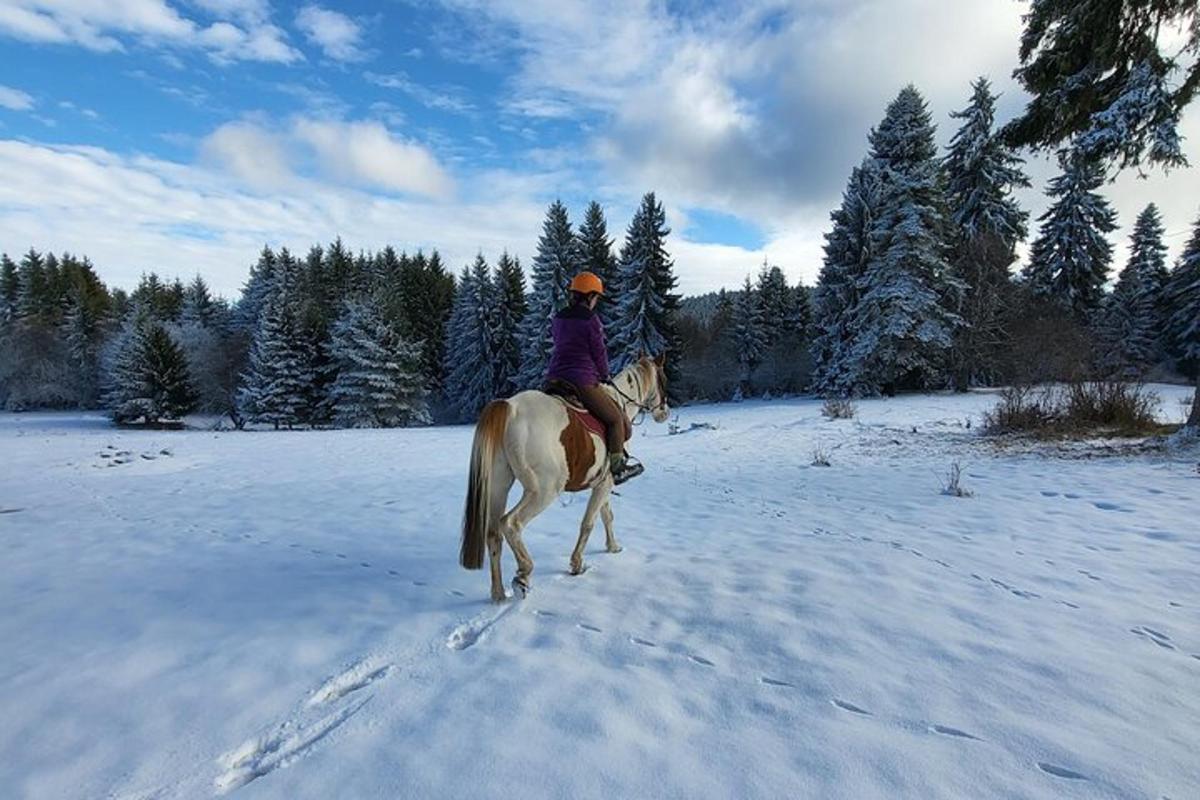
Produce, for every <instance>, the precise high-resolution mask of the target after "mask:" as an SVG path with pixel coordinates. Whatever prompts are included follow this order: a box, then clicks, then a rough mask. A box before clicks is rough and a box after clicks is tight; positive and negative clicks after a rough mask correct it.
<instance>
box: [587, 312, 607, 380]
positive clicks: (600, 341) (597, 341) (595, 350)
mask: <svg viewBox="0 0 1200 800" xmlns="http://www.w3.org/2000/svg"><path fill="white" fill-rule="evenodd" d="M589 342H590V344H591V348H592V360H593V361H595V362H596V372H597V373H599V375H600V382H601V383H607V382H608V380H609V374H608V348H606V347H605V346H604V326H603V325H601V324H600V318H599V317H592V326H591V331H590V334H589Z"/></svg>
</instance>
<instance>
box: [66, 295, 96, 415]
mask: <svg viewBox="0 0 1200 800" xmlns="http://www.w3.org/2000/svg"><path fill="white" fill-rule="evenodd" d="M60 327H61V335H62V337H63V341H64V343H65V344H66V353H67V359H68V363H69V364H70V367H71V373H72V376H73V378H74V383H75V387H76V389H75V392H76V395H77V397H78V403H79V406H80V408H92V407H93V406H94V405H95V404H96V402H97V400H98V399H99V396H98V393H99V390H100V374H99V369H100V359H99V351H98V348H97V344H98V342H99V332H98V330H97V329H98V327H99V320H97V319H95V318H94V317H93V316H92V313H91V311H90V310H89V308H88V306H87V304H86V303H85V302H84V300H83V298H82V297H78V296H77V297H75V298H73V300H72V302H71V304H70V305H69V307H68V308H67V312H66V315H65V316H64V317H63V321H62V324H61V326H60Z"/></svg>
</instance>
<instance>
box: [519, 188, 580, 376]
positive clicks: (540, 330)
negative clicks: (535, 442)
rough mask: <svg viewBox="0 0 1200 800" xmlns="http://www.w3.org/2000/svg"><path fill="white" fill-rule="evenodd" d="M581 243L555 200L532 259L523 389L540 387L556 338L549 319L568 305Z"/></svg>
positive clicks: (524, 327)
mask: <svg viewBox="0 0 1200 800" xmlns="http://www.w3.org/2000/svg"><path fill="white" fill-rule="evenodd" d="M579 265H580V253H579V242H578V240H576V238H575V235H574V234H573V233H572V231H571V222H570V220H569V219H568V218H567V208H566V206H564V205H563V204H562V202H561V201H559V200H555V201H554V202H553V203H551V204H550V208H549V209H548V210H547V211H546V220H545V222H544V223H542V235H541V238H539V239H538V248H537V255H536V256H534V258H533V277H532V283H533V286H532V289H531V293H530V296H529V311H528V313H527V314H526V315H525V320H524V324H523V325H522V330H521V368H520V371H519V372H518V374H517V384H518V385H519V386H520V387H521V388H523V389H532V388H536V387H538V386H541V384H542V381H543V380H545V377H546V367H547V366H548V365H549V363H550V354H551V352H552V351H553V349H554V341H553V339H552V338H551V335H550V322H551V320H553V319H554V315H555V314H556V313H558V310H559V309H561V308H562V307H563V306H565V305H566V304H567V286H568V285H569V284H570V282H571V278H572V277H574V276H575V275H576V274H577V273H578V272H579Z"/></svg>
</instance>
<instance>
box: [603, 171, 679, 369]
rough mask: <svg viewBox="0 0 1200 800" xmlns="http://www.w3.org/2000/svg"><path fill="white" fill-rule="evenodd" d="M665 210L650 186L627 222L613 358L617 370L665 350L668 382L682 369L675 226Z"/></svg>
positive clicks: (611, 349)
mask: <svg viewBox="0 0 1200 800" xmlns="http://www.w3.org/2000/svg"><path fill="white" fill-rule="evenodd" d="M666 221H667V215H666V211H665V210H664V209H663V205H662V203H660V202H659V201H658V200H657V199H656V198H655V196H654V192H648V193H647V194H646V195H645V196H643V197H642V203H641V205H640V206H639V207H638V210H637V212H636V213H634V215H633V220H632V221H631V222H630V223H629V229H628V231H627V232H626V234H625V243H624V244H623V245H622V247H621V257H620V260H619V261H618V263H617V281H616V283H617V298H616V301H617V308H616V311H615V312H614V313H613V316H612V320H613V330H612V331H611V332H610V333H609V339H610V341H611V342H612V344H611V345H610V347H609V358H610V359H611V360H612V362H613V371H614V372H616V371H619V370H621V369H624V368H625V367H626V366H628V365H629V364H631V363H633V362H634V361H636V360H637V359H638V358H639V357H641V356H642V355H650V356H658V355H666V357H667V358H666V373H667V382H668V384H672V383H675V382H676V380H677V379H678V374H679V363H678V361H679V359H678V358H676V357H674V356H675V355H676V354H677V353H678V352H679V335H678V329H677V321H676V319H675V316H676V314H677V313H678V310H679V295H677V294H675V287H676V283H677V282H676V279H675V273H674V262H672V261H671V257H670V255H669V254H668V253H667V248H666V238H667V235H668V234H670V232H671V230H670V229H669V228H667V226H666Z"/></svg>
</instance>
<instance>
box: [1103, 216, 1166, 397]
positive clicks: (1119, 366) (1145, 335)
mask: <svg viewBox="0 0 1200 800" xmlns="http://www.w3.org/2000/svg"><path fill="white" fill-rule="evenodd" d="M1162 239H1163V225H1162V220H1161V218H1160V217H1159V215H1158V209H1157V208H1156V207H1155V205H1154V204H1153V203H1151V204H1150V205H1148V206H1146V208H1145V209H1144V210H1143V211H1142V213H1141V214H1139V215H1138V218H1137V222H1136V223H1135V224H1134V227H1133V238H1132V242H1131V244H1130V250H1129V263H1128V264H1126V265H1125V269H1123V270H1121V275H1120V276H1119V277H1118V278H1117V284H1116V286H1115V287H1114V288H1113V292H1112V294H1111V295H1109V296H1108V298H1107V299H1106V301H1105V306H1104V312H1103V314H1101V316H1100V320H1099V328H1100V335H1101V339H1102V340H1103V342H1104V344H1105V350H1106V351H1107V352H1106V364H1105V366H1106V367H1108V368H1109V369H1110V370H1111V371H1112V372H1113V373H1114V374H1116V375H1117V376H1119V377H1122V378H1125V379H1135V378H1140V377H1143V376H1144V375H1145V374H1146V373H1147V372H1148V371H1149V370H1150V368H1151V367H1153V366H1154V365H1155V364H1157V363H1158V362H1159V361H1161V360H1162V357H1163V354H1164V353H1163V344H1164V341H1165V339H1166V336H1165V334H1164V328H1165V324H1164V319H1163V315H1164V313H1165V310H1166V306H1165V303H1164V298H1163V292H1164V288H1165V286H1166V283H1167V278H1168V275H1167V266H1166V264H1167V247H1166V245H1165V244H1163V240H1162Z"/></svg>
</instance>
